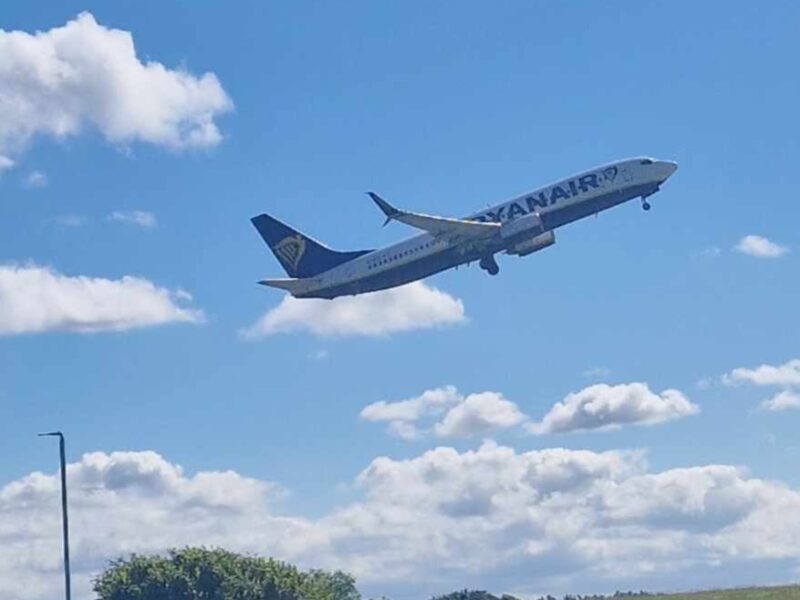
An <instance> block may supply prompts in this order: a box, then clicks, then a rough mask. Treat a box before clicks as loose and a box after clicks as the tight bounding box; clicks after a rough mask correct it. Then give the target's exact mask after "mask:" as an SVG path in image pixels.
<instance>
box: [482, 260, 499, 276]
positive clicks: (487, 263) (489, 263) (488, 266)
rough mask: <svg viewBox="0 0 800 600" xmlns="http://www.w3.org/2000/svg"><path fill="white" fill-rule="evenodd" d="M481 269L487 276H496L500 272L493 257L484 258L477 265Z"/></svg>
mask: <svg viewBox="0 0 800 600" xmlns="http://www.w3.org/2000/svg"><path fill="white" fill-rule="evenodd" d="M479 265H480V267H481V269H483V270H484V271H486V272H487V273H488V274H489V275H497V274H498V273H499V272H500V267H499V266H498V264H497V261H496V260H495V259H494V256H484V257H483V258H482V259H481V262H480V263H479Z"/></svg>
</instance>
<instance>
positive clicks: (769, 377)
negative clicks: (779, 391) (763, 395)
mask: <svg viewBox="0 0 800 600" xmlns="http://www.w3.org/2000/svg"><path fill="white" fill-rule="evenodd" d="M722 381H723V383H725V384H727V385H735V384H737V383H750V384H753V385H759V386H768V385H779V386H800V358H795V359H794V360H790V361H787V362H786V363H784V364H782V365H778V366H777V367H776V366H773V365H761V366H759V367H756V368H755V369H747V368H738V369H734V370H733V371H731V372H730V373H727V374H725V375H723V376H722Z"/></svg>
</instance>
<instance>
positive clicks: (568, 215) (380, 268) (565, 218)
mask: <svg viewBox="0 0 800 600" xmlns="http://www.w3.org/2000/svg"><path fill="white" fill-rule="evenodd" d="M676 168H677V165H676V163H674V162H670V161H659V160H654V159H651V158H647V157H638V158H632V159H627V160H621V161H617V162H614V163H610V164H607V165H602V166H600V167H596V168H594V169H590V170H588V171H584V172H582V173H578V174H577V175H573V176H572V177H568V178H566V179H563V180H561V181H558V182H556V183H552V184H550V185H546V186H544V187H541V188H538V189H536V190H534V191H532V192H529V193H527V194H523V195H521V196H517V197H516V198H512V199H511V200H508V201H506V202H502V203H500V204H497V205H495V206H492V207H489V208H487V209H485V210H482V211H480V212H477V213H475V214H473V215H470V216H469V217H467V220H469V221H478V222H488V223H499V224H500V226H499V227H497V228H496V233H495V232H494V231H495V230H493V232H492V235H490V236H488V237H486V238H482V239H479V240H474V239H466V240H465V239H462V238H460V237H459V236H457V235H453V236H449V235H447V234H436V235H434V234H431V233H422V234H420V235H416V236H414V237H411V238H408V239H406V240H403V241H401V242H398V243H396V244H392V245H391V246H387V247H385V248H381V249H378V250H374V251H369V252H365V253H354V254H358V255H357V256H356V257H355V258H353V259H352V260H348V261H347V262H344V263H343V264H340V265H338V266H334V267H333V268H331V269H328V270H325V271H323V272H321V273H319V274H317V275H315V276H313V277H307V278H297V279H294V280H292V281H291V286H289V285H286V286H277V285H276V286H275V287H283V289H287V290H289V291H290V292H291V293H292V295H294V296H296V297H300V298H336V297H338V296H346V295H355V294H363V293H366V292H372V291H376V290H383V289H387V288H392V287H396V286H399V285H403V284H406V283H409V282H412V281H417V280H420V279H423V278H425V277H428V276H430V275H433V274H435V273H438V272H440V271H444V270H446V269H450V268H452V267H456V266H458V265H462V264H465V263H469V262H473V261H481V267H482V268H484V269H486V270H488V271H489V272H490V273H492V274H495V273H496V272H497V265H496V263H495V262H494V259H493V256H494V255H495V254H497V253H506V254H512V255H517V256H527V255H528V254H532V253H534V252H536V251H538V250H541V249H543V248H546V247H548V246H550V245H552V244H554V243H555V235H554V230H555V229H557V228H559V227H562V226H564V225H566V224H568V223H572V222H573V221H577V220H579V219H582V218H584V217H587V216H589V215H593V214H597V213H599V212H601V211H603V210H606V209H609V208H612V207H614V206H617V205H618V204H622V203H623V202H627V201H629V200H632V199H635V198H642V199H645V198H647V197H648V196H650V195H652V194H654V193H655V192H657V191H658V190H659V187H660V186H661V185H662V184H663V183H664V182H665V181H666V180H667V179H668V178H669V177H670V176H671V175H672V174H673V173H674V172H675V170H676ZM644 206H645V208H649V204H647V203H646V202H645V204H644ZM282 262H283V261H282ZM265 283H267V282H265ZM267 284H268V285H272V284H271V283H267Z"/></svg>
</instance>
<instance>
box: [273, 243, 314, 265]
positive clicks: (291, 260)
mask: <svg viewBox="0 0 800 600" xmlns="http://www.w3.org/2000/svg"><path fill="white" fill-rule="evenodd" d="M274 250H275V254H277V255H278V258H280V259H281V261H283V263H284V264H286V265H288V266H290V267H291V268H292V269H294V270H297V265H299V264H300V261H301V260H302V259H303V254H305V252H306V241H305V240H304V239H303V237H302V236H301V235H295V236H289V237H285V238H283V239H282V240H281V241H280V242H278V243H277V244H275V248H274Z"/></svg>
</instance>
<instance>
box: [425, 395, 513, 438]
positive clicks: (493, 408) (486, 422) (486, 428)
mask: <svg viewBox="0 0 800 600" xmlns="http://www.w3.org/2000/svg"><path fill="white" fill-rule="evenodd" d="M525 419H526V417H525V415H524V414H522V412H520V410H519V408H517V405H516V404H514V403H513V402H511V401H510V400H506V399H505V398H504V397H503V396H502V394H498V393H497V392H482V393H479V394H470V395H469V396H467V397H466V398H464V401H463V402H461V403H459V404H457V405H456V406H454V407H453V408H451V409H450V410H449V411H447V414H446V415H445V416H444V419H442V421H441V423H437V424H436V426H435V428H434V429H435V431H436V435H438V436H439V437H471V436H474V435H484V434H487V433H490V432H492V431H494V430H496V429H507V428H509V427H514V426H515V425H519V424H520V423H522V422H523V421H524V420H525Z"/></svg>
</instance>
